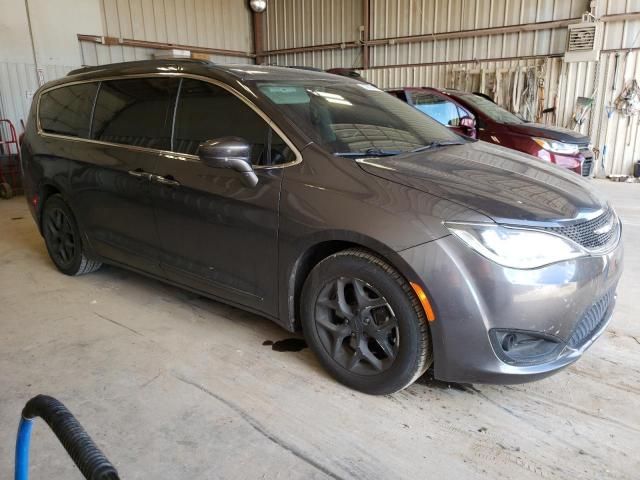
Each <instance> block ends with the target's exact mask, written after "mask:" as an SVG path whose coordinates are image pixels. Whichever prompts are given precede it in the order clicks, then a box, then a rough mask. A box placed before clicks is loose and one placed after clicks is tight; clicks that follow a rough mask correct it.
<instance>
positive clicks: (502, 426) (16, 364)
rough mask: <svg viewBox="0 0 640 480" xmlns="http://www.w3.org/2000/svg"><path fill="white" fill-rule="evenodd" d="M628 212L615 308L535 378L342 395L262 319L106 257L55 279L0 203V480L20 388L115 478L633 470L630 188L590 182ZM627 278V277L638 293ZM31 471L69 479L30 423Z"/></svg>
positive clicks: (634, 264) (638, 204) (637, 281)
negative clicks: (89, 443)
mask: <svg viewBox="0 0 640 480" xmlns="http://www.w3.org/2000/svg"><path fill="white" fill-rule="evenodd" d="M597 188H599V189H600V190H602V191H603V192H604V193H605V194H606V195H607V196H608V197H609V198H610V199H611V201H612V203H613V204H614V205H615V206H616V208H617V210H618V212H619V214H620V216H621V217H622V218H623V221H624V222H625V227H624V236H625V241H626V246H627V249H626V260H625V263H626V265H625V273H624V277H623V279H622V283H621V286H620V289H619V302H618V306H617V310H616V313H615V317H614V320H613V322H612V324H611V326H610V328H609V330H608V331H607V332H606V334H604V335H603V337H602V338H601V339H600V340H599V341H598V342H597V343H596V344H595V345H594V346H593V347H592V348H591V349H590V350H589V351H588V352H587V354H586V355H585V356H584V357H583V358H582V359H581V361H579V362H578V363H577V364H576V365H574V366H572V367H570V368H569V369H567V370H565V371H563V372H561V373H559V374H557V375H555V376H553V377H551V378H549V379H547V380H544V381H541V382H538V383H534V384H528V385H521V386H509V387H494V386H483V385H475V386H474V387H467V388H462V389H459V388H447V387H446V386H442V385H440V384H438V383H434V382H429V381H428V380H427V379H421V380H420V381H419V382H418V383H417V384H415V385H413V386H412V387H410V388H408V389H407V390H405V391H403V392H401V393H398V394H395V395H392V396H387V397H371V396H366V395H362V394H359V393H356V392H353V391H351V390H348V389H346V388H344V387H342V386H340V385H339V384H337V383H336V382H334V381H333V380H332V379H331V378H329V377H328V376H327V375H326V374H325V373H324V372H323V371H322V370H321V369H320V367H319V365H318V362H316V360H315V359H314V358H313V356H312V355H311V353H310V352H309V350H308V349H305V350H302V351H300V352H277V351H274V350H272V348H271V347H269V346H264V345H263V342H264V341H265V340H280V339H283V338H288V337H290V335H289V334H288V333H287V332H285V331H283V330H281V329H280V328H278V327H277V326H275V325H274V324H272V323H271V322H269V321H268V320H265V319H263V318H260V317H258V316H255V315H251V314H247V313H244V312H242V311H240V310H236V309H234V308H231V307H228V306H225V305H222V304H219V303H216V302H213V301H209V300H205V299H202V298H199V297H196V296H194V295H192V294H190V293H186V292H184V291H181V290H179V289H176V288H173V287H170V286H166V285H163V284H161V283H159V282H157V281H153V280H149V279H147V278H145V277H142V276H140V275H136V274H133V273H130V272H127V271H124V270H120V269H117V268H108V267H107V268H103V269H102V270H100V271H99V272H97V273H95V274H91V275H87V276H84V277H79V278H70V277H66V276H64V275H62V274H59V273H58V272H57V271H56V270H55V269H54V267H53V265H52V263H51V262H50V261H49V259H48V257H47V254H46V251H45V247H44V244H43V241H42V239H41V238H40V236H39V235H38V233H37V231H36V227H35V225H34V223H33V221H32V219H31V217H30V216H29V213H28V211H27V207H26V205H25V203H24V199H23V198H17V199H13V200H10V201H4V200H0V478H10V477H11V475H12V470H13V448H14V441H15V440H14V435H15V431H16V427H17V424H18V419H19V413H20V411H21V409H22V406H23V404H24V402H25V401H26V400H28V399H29V398H30V397H32V396H33V395H35V394H37V393H46V394H49V395H53V396H55V397H57V398H59V399H60V400H62V401H63V402H64V403H66V405H67V406H68V407H69V408H70V409H71V410H72V411H73V412H74V414H75V415H76V416H77V417H78V419H79V420H80V421H81V422H82V423H83V424H84V426H85V428H86V429H87V430H88V431H89V432H90V434H92V435H93V437H94V439H95V440H96V442H97V443H98V444H99V445H100V446H101V447H102V448H103V450H104V452H105V453H106V454H107V455H108V457H110V459H111V460H112V461H113V462H114V463H115V465H116V466H117V467H118V469H119V471H120V474H121V476H122V477H123V478H125V479H135V478H140V479H143V478H145V479H148V478H155V479H165V478H166V479H183V478H185V479H186V478H189V479H205V478H206V479H216V478H224V479H236V478H237V479H275V478H282V479H285V478H304V479H308V478H318V479H321V478H335V479H337V478H340V479H352V478H367V479H369V478H375V479H399V478H406V479H417V478H442V479H448V478H456V479H462V478H464V479H476V478H483V479H494V478H518V479H533V478H535V479H539V478H557V479H569V478H571V479H578V478H593V479H605V478H606V479H608V478H615V479H623V478H628V479H631V478H639V477H640V457H639V456H638V451H639V449H640V386H639V385H640V355H639V352H640V327H639V326H638V313H639V312H640V309H639V308H638V306H637V304H636V303H635V302H636V300H637V299H638V297H636V295H638V292H637V287H638V285H640V253H639V249H638V245H639V243H638V242H639V241H640V185H637V184H616V183H609V182H597ZM634 287H635V289H634ZM31 451H32V462H31V465H32V475H33V478H65V479H70V478H81V476H80V474H79V473H78V472H77V471H75V470H74V468H75V467H73V465H72V463H71V460H70V459H69V458H68V457H67V455H66V454H65V452H64V450H63V449H62V447H61V446H60V445H59V444H58V442H57V440H56V439H55V438H54V437H53V435H52V434H51V433H50V431H49V430H48V428H47V427H46V426H45V425H44V423H43V422H41V421H40V422H38V423H37V424H36V427H35V428H34V433H33V443H32V449H31Z"/></svg>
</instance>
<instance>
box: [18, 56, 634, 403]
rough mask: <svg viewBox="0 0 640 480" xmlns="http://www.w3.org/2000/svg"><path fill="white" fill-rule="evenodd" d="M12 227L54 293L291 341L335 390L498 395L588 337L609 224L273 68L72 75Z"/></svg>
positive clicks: (317, 78) (609, 268)
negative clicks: (150, 295) (301, 339)
mask: <svg viewBox="0 0 640 480" xmlns="http://www.w3.org/2000/svg"><path fill="white" fill-rule="evenodd" d="M22 162H23V164H22V168H23V171H24V183H25V189H26V195H27V199H28V203H29V206H30V208H31V211H32V214H33V216H34V219H35V221H36V223H37V225H38V227H39V228H40V231H41V233H42V235H43V237H44V241H45V243H46V246H47V249H48V251H49V254H50V256H51V259H52V261H53V262H54V263H55V265H56V266H57V267H58V268H59V269H60V270H61V271H62V272H63V273H65V274H69V275H77V274H82V273H88V272H91V271H94V270H96V269H98V268H99V267H100V265H101V264H102V263H109V264H113V265H118V266H121V267H124V268H128V269H131V270H134V271H137V272H140V273H142V274H145V275H149V276H151V277H154V278H159V279H162V280H163V281H166V282H169V283H171V284H174V285H179V286H181V287H184V288H187V289H190V290H192V291H194V292H197V293H199V294H202V295H205V296H208V297H210V298H213V299H216V300H220V301H223V302H227V303H230V304H232V305H235V306H238V307H239V308H243V309H246V310H249V311H252V312H256V313H258V314H260V315H262V316H265V317H268V318H270V319H272V320H273V321H275V322H277V323H278V324H280V325H281V326H282V327H283V328H285V329H287V330H290V331H295V330H300V329H301V330H302V332H303V333H304V335H305V337H306V339H307V341H308V343H309V345H310V347H311V348H312V349H313V351H314V352H315V354H316V355H317V358H318V359H319V361H320V362H321V363H322V365H323V366H324V367H325V368H326V369H327V370H328V371H329V372H330V373H331V374H332V375H333V376H334V377H335V378H337V379H338V380H339V381H341V382H343V383H344V384H346V385H348V386H350V387H352V388H355V389H358V390H361V391H363V392H367V393H373V394H385V393H390V392H394V391H397V390H400V389H402V388H404V387H406V386H407V385H409V384H411V383H412V382H413V381H414V380H415V379H416V378H418V377H419V376H420V375H422V374H423V373H424V372H425V370H426V369H427V368H428V367H429V366H430V365H431V364H433V365H434V375H435V377H436V378H439V379H442V380H447V381H457V382H492V383H512V382H523V381H528V380H534V379H537V378H541V377H544V376H545V375H548V374H550V373H552V372H555V371H557V370H558V369H560V368H562V367H565V366H566V365H569V364H570V363H572V362H573V361H575V360H576V359H577V358H579V357H580V355H581V354H582V353H583V352H584V351H585V350H586V349H587V348H588V347H589V346H590V345H591V344H592V342H593V341H594V340H595V339H596V338H597V337H598V336H599V335H600V334H601V333H602V332H603V330H604V328H605V327H606V325H607V323H608V321H609V319H610V317H611V313H612V309H613V305H614V299H615V291H616V285H617V283H618V280H619V278H620V274H621V268H622V245H621V241H620V235H621V226H620V222H619V220H618V217H617V216H616V214H615V212H614V210H613V208H612V207H611V206H610V205H609V204H608V203H607V202H606V201H605V200H603V199H602V198H601V197H600V196H599V195H598V194H596V193H595V192H594V191H593V189H592V187H591V186H590V185H589V184H588V183H587V182H585V181H584V180H582V179H581V178H580V177H579V176H577V175H574V174H571V173H567V172H566V171H563V170H562V169H560V168H557V167H555V166H553V165H548V164H543V163H541V162H539V161H536V160H534V159H532V158H531V157H529V156H526V155H523V154H521V153H518V152H516V151H514V150H508V149H505V148H502V147H500V146H496V145H490V144H488V143H484V142H481V141H475V140H472V139H469V138H465V137H462V136H460V135H457V134H456V133H455V132H452V131H450V130H448V129H447V128H446V127H443V126H442V125H440V124H438V123H437V122H435V121H433V120H431V119H429V118H427V117H425V116H424V115H423V114H422V113H420V112H419V111H417V110H415V109H413V108H412V107H410V106H409V105H407V104H406V103H403V102H402V101H400V100H398V99H396V98H393V97H392V96H391V95H388V94H386V93H384V92H382V91H380V90H379V89H377V88H376V87H374V86H372V85H370V84H367V83H363V82H359V81H357V80H352V79H349V78H345V77H339V76H336V75H330V74H325V73H319V72H312V71H302V70H296V69H290V68H277V67H262V66H255V65H250V66H249V65H235V66H234V65H227V66H221V65H214V64H211V63H207V62H200V61H187V60H183V61H177V60H156V61H145V62H133V63H124V64H116V65H106V66H100V67H92V68H84V69H80V70H76V71H73V72H71V73H70V74H69V75H68V76H66V77H64V78H62V79H59V80H56V81H54V82H50V83H48V84H46V85H45V86H43V87H42V88H41V89H40V90H38V92H37V94H36V95H35V97H34V102H33V106H32V109H31V113H30V117H29V121H28V125H27V131H26V134H25V137H24V140H23V145H22Z"/></svg>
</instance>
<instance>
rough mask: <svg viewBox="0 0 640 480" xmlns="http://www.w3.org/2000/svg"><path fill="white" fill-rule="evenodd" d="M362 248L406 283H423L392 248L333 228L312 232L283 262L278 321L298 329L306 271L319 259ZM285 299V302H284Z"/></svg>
mask: <svg viewBox="0 0 640 480" xmlns="http://www.w3.org/2000/svg"><path fill="white" fill-rule="evenodd" d="M349 248H361V249H363V250H367V251H369V252H371V253H372V254H374V255H376V256H377V257H379V258H380V259H382V260H384V261H385V262H387V263H388V264H389V265H391V266H392V267H394V268H395V269H397V270H398V271H399V272H400V274H401V275H403V276H404V277H405V278H406V279H407V280H408V281H409V282H419V283H420V284H421V283H422V282H421V281H420V279H419V277H418V275H417V274H416V272H415V271H414V270H413V269H412V268H411V266H410V265H409V264H408V263H407V262H406V261H405V260H404V259H403V258H402V257H401V256H400V255H399V254H398V252H396V251H394V250H393V249H392V248H390V247H388V246H387V245H385V244H383V243H381V242H379V241H378V240H375V239H373V238H371V237H368V236H364V235H362V234H358V233H355V232H348V231H346V232H345V231H332V232H324V233H323V234H319V235H315V236H313V237H312V238H310V239H307V241H306V242H304V244H303V245H299V246H298V248H296V249H294V250H295V253H294V254H293V255H292V256H291V257H292V258H291V261H286V260H285V262H284V264H283V270H284V272H285V275H284V281H283V282H282V283H281V286H282V288H281V292H282V293H285V292H286V295H284V296H283V295H281V302H280V315H279V317H280V323H281V324H282V325H283V326H284V327H285V328H286V329H288V330H290V331H299V330H300V319H299V314H300V296H301V292H302V286H303V285H304V282H305V280H306V279H307V277H308V276H309V273H310V272H311V270H312V269H313V267H315V266H316V265H317V264H318V263H319V262H321V261H322V260H324V259H325V258H327V257H329V256H330V255H333V254H335V253H337V252H340V251H342V250H347V249H349ZM283 300H284V301H283Z"/></svg>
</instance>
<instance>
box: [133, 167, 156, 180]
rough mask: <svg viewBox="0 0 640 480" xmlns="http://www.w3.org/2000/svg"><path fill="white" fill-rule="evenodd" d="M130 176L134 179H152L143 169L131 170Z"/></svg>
mask: <svg viewBox="0 0 640 480" xmlns="http://www.w3.org/2000/svg"><path fill="white" fill-rule="evenodd" d="M128 173H129V175H131V176H132V177H136V178H146V179H147V180H150V179H151V174H150V173H147V172H145V171H144V170H141V169H137V170H129V172H128Z"/></svg>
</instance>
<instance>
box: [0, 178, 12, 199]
mask: <svg viewBox="0 0 640 480" xmlns="http://www.w3.org/2000/svg"><path fill="white" fill-rule="evenodd" d="M0 197H1V198H4V199H9V198H11V197H13V189H12V188H11V185H9V184H8V183H6V182H2V183H0Z"/></svg>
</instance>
